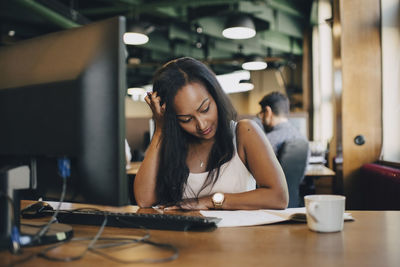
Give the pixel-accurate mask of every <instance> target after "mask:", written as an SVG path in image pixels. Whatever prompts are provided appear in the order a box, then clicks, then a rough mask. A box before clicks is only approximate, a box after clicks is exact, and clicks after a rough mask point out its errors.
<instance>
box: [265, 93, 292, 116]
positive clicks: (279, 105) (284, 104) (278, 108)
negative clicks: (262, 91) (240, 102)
mask: <svg viewBox="0 0 400 267" xmlns="http://www.w3.org/2000/svg"><path fill="white" fill-rule="evenodd" d="M258 103H259V104H260V106H261V109H262V110H265V107H266V106H269V107H270V108H271V110H272V113H274V114H275V115H276V116H282V115H288V114H289V99H288V98H287V96H286V95H284V94H282V93H281V92H272V93H269V94H267V95H265V96H264V97H263V99H261V101H260V102H258Z"/></svg>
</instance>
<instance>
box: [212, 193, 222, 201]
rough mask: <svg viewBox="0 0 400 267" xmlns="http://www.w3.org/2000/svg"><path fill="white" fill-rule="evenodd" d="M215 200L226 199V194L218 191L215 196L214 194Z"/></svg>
mask: <svg viewBox="0 0 400 267" xmlns="http://www.w3.org/2000/svg"><path fill="white" fill-rule="evenodd" d="M213 200H214V201H215V202H222V200H224V195H223V194H221V193H216V194H214V196H213Z"/></svg>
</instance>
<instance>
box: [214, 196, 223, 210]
mask: <svg viewBox="0 0 400 267" xmlns="http://www.w3.org/2000/svg"><path fill="white" fill-rule="evenodd" d="M224 200H225V196H224V194H223V193H215V194H214V195H213V196H212V202H213V204H214V209H222V204H224Z"/></svg>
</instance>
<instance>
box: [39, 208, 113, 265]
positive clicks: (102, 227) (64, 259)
mask: <svg viewBox="0 0 400 267" xmlns="http://www.w3.org/2000/svg"><path fill="white" fill-rule="evenodd" d="M104 216H105V217H104V220H103V223H102V224H101V226H100V229H99V230H98V231H97V233H96V235H95V236H94V237H93V239H91V241H90V243H89V245H88V246H87V248H86V249H85V250H84V251H83V252H82V253H81V254H80V255H78V256H73V257H65V258H59V257H53V256H49V255H47V252H49V251H51V250H53V249H55V248H58V247H60V246H61V245H63V244H65V243H70V240H66V241H64V242H61V243H58V244H56V245H54V246H50V247H47V248H45V249H43V250H42V251H40V252H39V253H38V256H39V257H42V258H45V259H47V260H51V261H62V262H69V261H75V260H79V259H82V258H83V256H85V254H86V253H87V252H88V251H89V250H90V248H91V247H93V246H94V244H95V243H96V241H97V240H98V239H99V237H100V235H101V234H102V233H103V231H104V228H105V226H106V224H107V214H104Z"/></svg>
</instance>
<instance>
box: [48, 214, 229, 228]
mask: <svg viewBox="0 0 400 267" xmlns="http://www.w3.org/2000/svg"><path fill="white" fill-rule="evenodd" d="M45 212H49V213H54V211H45ZM105 215H107V224H106V225H107V226H115V227H127V228H145V229H158V230H174V231H201V230H212V229H214V228H216V227H217V223H218V222H219V221H220V220H221V219H220V218H216V217H197V216H186V215H176V214H161V213H157V214H148V213H115V212H105V211H97V210H74V211H68V210H60V211H59V213H58V215H57V219H58V221H59V222H60V223H65V224H85V225H101V224H102V223H103V221H104V218H105Z"/></svg>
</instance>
